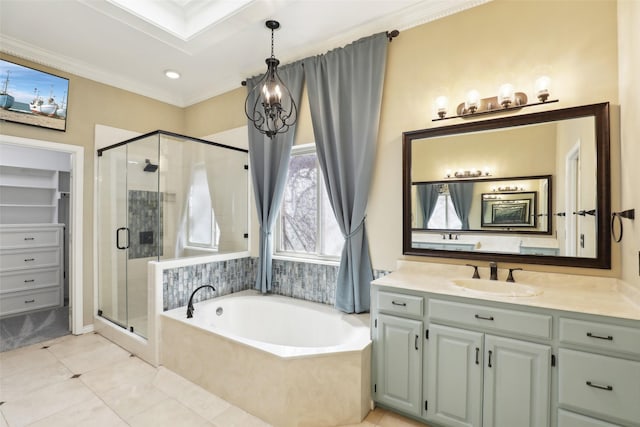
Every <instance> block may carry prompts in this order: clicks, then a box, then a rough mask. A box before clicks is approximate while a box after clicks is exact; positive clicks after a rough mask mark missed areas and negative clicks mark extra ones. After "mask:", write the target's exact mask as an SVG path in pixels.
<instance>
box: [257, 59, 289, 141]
mask: <svg viewBox="0 0 640 427" xmlns="http://www.w3.org/2000/svg"><path fill="white" fill-rule="evenodd" d="M266 63H267V72H266V73H265V74H264V76H262V78H261V79H260V81H258V83H257V84H256V85H255V86H254V87H253V88H252V89H251V91H250V92H249V95H248V96H247V99H246V101H245V114H246V115H247V117H248V118H249V120H251V122H253V125H254V126H255V128H256V129H258V130H259V131H260V132H261V133H263V134H265V135H267V136H268V137H269V138H273V137H274V136H275V135H277V134H279V133H285V132H287V131H288V130H289V128H290V127H291V126H293V125H294V124H295V122H296V120H297V118H298V109H297V107H296V104H295V102H294V101H293V98H292V97H291V92H289V89H287V87H286V86H285V84H284V83H283V82H282V79H280V76H278V64H279V63H280V61H278V60H277V59H276V58H273V57H272V58H267V60H266Z"/></svg>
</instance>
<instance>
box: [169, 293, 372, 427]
mask: <svg viewBox="0 0 640 427" xmlns="http://www.w3.org/2000/svg"><path fill="white" fill-rule="evenodd" d="M161 328H162V329H161V339H160V360H161V364H163V365H164V366H165V367H167V368H168V369H171V370H173V371H174V372H176V373H178V374H180V375H182V376H183V377H185V378H187V379H189V380H191V381H193V382H195V383H196V384H198V385H200V386H202V387H203V388H205V389H207V390H209V391H211V392H212V393H214V394H216V395H218V396H220V397H222V398H223V399H225V400H227V401H229V402H231V403H233V404H234V405H236V406H239V407H241V408H243V409H244V410H246V411H247V412H249V413H251V414H253V415H256V416H258V417H260V418H262V419H263V420H265V421H267V422H269V423H270V424H272V425H274V426H278V427H280V426H282V427H294V426H309V427H313V426H323V427H326V426H337V425H344V424H357V423H359V422H360V421H361V420H362V419H363V418H364V417H365V416H366V414H367V413H368V411H369V409H370V402H371V396H370V368H371V366H370V365H371V362H370V360H371V340H370V331H369V326H368V319H367V316H364V317H363V316H356V315H345V314H342V313H340V312H338V311H336V310H335V309H333V308H331V307H329V306H326V305H323V304H317V303H312V302H308V301H302V300H297V299H293V298H288V297H283V296H277V295H260V294H258V293H257V292H255V291H244V292H240V293H237V294H233V295H228V296H225V297H220V298H214V299H210V300H207V301H203V302H200V303H197V304H195V312H194V316H193V318H192V319H187V318H186V308H184V307H182V308H178V309H175V310H170V311H167V312H165V313H163V314H162V316H161Z"/></svg>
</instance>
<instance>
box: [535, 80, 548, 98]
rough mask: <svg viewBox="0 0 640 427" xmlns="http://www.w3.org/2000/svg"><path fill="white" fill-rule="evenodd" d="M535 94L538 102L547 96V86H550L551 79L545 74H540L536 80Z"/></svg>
mask: <svg viewBox="0 0 640 427" xmlns="http://www.w3.org/2000/svg"><path fill="white" fill-rule="evenodd" d="M535 86H536V96H537V97H538V99H539V100H540V102H545V101H546V100H547V98H549V86H551V79H550V78H549V77H547V76H541V77H539V78H538V79H537V80H536V83H535Z"/></svg>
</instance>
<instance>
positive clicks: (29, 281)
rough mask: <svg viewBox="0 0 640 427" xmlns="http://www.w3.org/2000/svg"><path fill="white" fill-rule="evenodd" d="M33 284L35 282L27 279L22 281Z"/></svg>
mask: <svg viewBox="0 0 640 427" xmlns="http://www.w3.org/2000/svg"><path fill="white" fill-rule="evenodd" d="M33 282H35V280H34V279H27V280H25V281H24V283H33Z"/></svg>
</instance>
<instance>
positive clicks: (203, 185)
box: [187, 164, 220, 249]
mask: <svg viewBox="0 0 640 427" xmlns="http://www.w3.org/2000/svg"><path fill="white" fill-rule="evenodd" d="M188 203H189V205H188V221H189V224H188V230H189V232H188V238H187V244H188V245H189V246H197V247H204V248H210V249H218V242H219V240H220V227H219V226H218V223H217V222H216V216H215V212H214V210H213V206H212V203H211V193H209V182H208V180H207V169H206V168H205V166H204V164H199V165H196V166H195V167H194V169H193V172H192V174H191V186H190V188H189V200H188Z"/></svg>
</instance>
